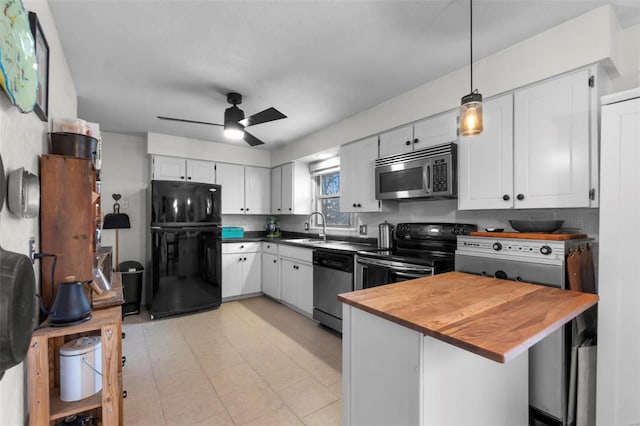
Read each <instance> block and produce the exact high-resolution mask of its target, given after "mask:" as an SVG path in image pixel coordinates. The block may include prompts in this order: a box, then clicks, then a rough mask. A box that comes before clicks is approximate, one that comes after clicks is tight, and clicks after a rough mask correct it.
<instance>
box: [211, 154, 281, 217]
mask: <svg viewBox="0 0 640 426" xmlns="http://www.w3.org/2000/svg"><path fill="white" fill-rule="evenodd" d="M216 168H217V174H216V182H217V183H218V185H222V214H269V211H270V209H269V204H270V198H271V197H270V186H271V185H270V180H271V175H270V170H269V169H266V168H263V167H251V166H241V165H238V164H225V163H218V164H217V165H216Z"/></svg>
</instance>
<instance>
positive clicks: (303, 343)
mask: <svg viewBox="0 0 640 426" xmlns="http://www.w3.org/2000/svg"><path fill="white" fill-rule="evenodd" d="M123 331H124V332H125V333H126V338H125V339H124V340H123V341H122V346H123V349H122V352H123V355H125V356H126V357H127V361H126V365H125V367H124V369H123V380H124V389H125V390H126V391H127V398H126V399H125V400H124V424H125V425H126V426H130V425H153V426H157V425H167V426H170V425H181V426H182V425H187V424H188V425H252V426H253V425H260V426H262V425H265V426H268V425H278V426H280V425H303V424H304V425H327V426H328V425H340V424H341V414H342V373H341V371H342V366H341V343H342V341H341V339H340V337H339V335H338V334H336V333H333V332H332V331H330V330H328V329H326V328H324V327H321V326H319V325H317V324H316V323H315V322H313V321H312V320H310V319H308V318H306V317H304V316H302V315H300V314H298V313H296V312H294V311H292V310H290V309H288V308H286V307H284V306H283V305H280V304H278V303H276V302H274V301H272V300H269V299H267V298H265V297H255V298H251V299H244V300H239V301H234V302H227V303H223V304H222V306H221V307H220V308H218V309H216V310H213V311H207V312H202V313H198V314H193V315H188V316H181V317H174V318H169V319H160V320H154V321H150V320H149V319H148V315H147V314H145V313H144V312H143V313H142V314H140V315H133V316H127V317H126V318H125V320H124V323H123Z"/></svg>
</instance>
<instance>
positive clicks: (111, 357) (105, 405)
mask: <svg viewBox="0 0 640 426" xmlns="http://www.w3.org/2000/svg"><path fill="white" fill-rule="evenodd" d="M101 333H102V424H103V425H105V426H116V425H120V424H122V423H121V415H120V411H121V409H122V393H121V392H120V380H119V374H118V373H119V371H120V370H119V368H120V365H121V363H122V358H121V355H120V353H121V350H120V344H119V343H120V333H121V327H120V324H119V323H114V324H107V325H105V326H103V327H102V330H101Z"/></svg>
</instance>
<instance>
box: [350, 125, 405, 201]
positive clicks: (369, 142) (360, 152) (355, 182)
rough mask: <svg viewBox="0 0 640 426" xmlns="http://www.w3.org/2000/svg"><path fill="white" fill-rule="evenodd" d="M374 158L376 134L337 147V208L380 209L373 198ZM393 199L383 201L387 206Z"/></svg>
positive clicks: (376, 142)
mask: <svg viewBox="0 0 640 426" xmlns="http://www.w3.org/2000/svg"><path fill="white" fill-rule="evenodd" d="M376 158H378V137H377V136H374V137H371V138H367V139H363V140H361V141H358V142H354V143H350V144H348V145H342V146H341V147H340V211H341V212H345V213H346V212H380V211H382V209H383V203H382V202H380V201H378V200H376V189H375V176H374V167H375V160H376ZM392 203H393V202H385V203H384V206H389V205H391V204H392Z"/></svg>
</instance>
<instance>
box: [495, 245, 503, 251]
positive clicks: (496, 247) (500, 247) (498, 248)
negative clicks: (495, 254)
mask: <svg viewBox="0 0 640 426" xmlns="http://www.w3.org/2000/svg"><path fill="white" fill-rule="evenodd" d="M493 249H494V250H495V251H500V250H502V244H500V243H493Z"/></svg>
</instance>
